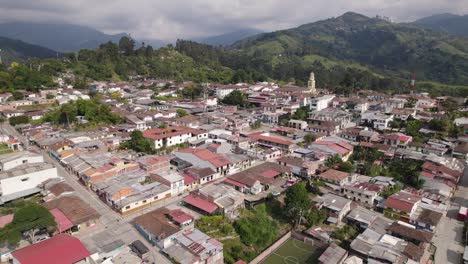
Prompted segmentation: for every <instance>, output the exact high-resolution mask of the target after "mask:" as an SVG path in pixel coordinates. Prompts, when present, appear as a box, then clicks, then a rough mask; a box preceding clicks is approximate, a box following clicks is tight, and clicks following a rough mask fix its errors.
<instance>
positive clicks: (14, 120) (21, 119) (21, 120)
mask: <svg viewBox="0 0 468 264" xmlns="http://www.w3.org/2000/svg"><path fill="white" fill-rule="evenodd" d="M8 121H9V122H10V125H12V126H16V125H19V124H28V123H29V117H28V116H25V115H22V116H12V117H10V118H9V119H8Z"/></svg>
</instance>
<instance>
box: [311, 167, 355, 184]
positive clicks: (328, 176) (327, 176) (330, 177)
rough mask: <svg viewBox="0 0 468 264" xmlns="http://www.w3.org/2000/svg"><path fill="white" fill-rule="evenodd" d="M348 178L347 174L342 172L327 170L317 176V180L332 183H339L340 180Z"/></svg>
mask: <svg viewBox="0 0 468 264" xmlns="http://www.w3.org/2000/svg"><path fill="white" fill-rule="evenodd" d="M348 176H349V173H347V172H342V171H338V170H334V169H329V170H327V171H325V172H323V173H321V174H319V175H318V177H319V178H321V179H324V180H327V181H332V182H341V181H342V180H344V179H346V177H348Z"/></svg>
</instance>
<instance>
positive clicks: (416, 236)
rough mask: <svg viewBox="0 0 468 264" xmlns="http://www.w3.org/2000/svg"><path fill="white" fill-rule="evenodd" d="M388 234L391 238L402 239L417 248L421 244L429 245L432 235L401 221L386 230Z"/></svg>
mask: <svg viewBox="0 0 468 264" xmlns="http://www.w3.org/2000/svg"><path fill="white" fill-rule="evenodd" d="M388 232H389V233H390V234H391V235H392V236H395V237H399V238H402V239H404V240H406V241H408V242H411V243H413V244H415V245H417V246H419V245H420V244H423V243H430V242H431V240H432V237H433V235H434V234H432V233H431V232H428V231H424V230H421V229H416V228H415V227H414V226H412V225H410V224H407V223H404V222H401V221H395V222H393V223H392V224H391V225H390V227H389V228H388Z"/></svg>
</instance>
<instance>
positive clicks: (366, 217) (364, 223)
mask: <svg viewBox="0 0 468 264" xmlns="http://www.w3.org/2000/svg"><path fill="white" fill-rule="evenodd" d="M378 216H379V214H378V213H376V212H374V211H370V210H369V209H366V208H364V207H361V206H358V207H356V208H354V209H352V210H351V211H350V212H349V214H348V215H347V216H346V221H347V222H348V224H350V225H354V226H356V227H357V228H358V229H359V230H360V231H364V230H366V229H367V228H368V227H369V226H370V225H371V224H372V223H374V221H375V220H376V219H377V217H378Z"/></svg>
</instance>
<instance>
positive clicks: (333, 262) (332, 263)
mask: <svg viewBox="0 0 468 264" xmlns="http://www.w3.org/2000/svg"><path fill="white" fill-rule="evenodd" d="M347 256H348V251H346V250H345V249H343V248H341V247H339V246H338V245H336V244H335V243H332V244H331V245H330V246H328V248H327V249H326V250H325V252H323V253H322V255H320V257H319V259H318V263H319V264H341V263H343V261H344V260H345V259H346V257H347Z"/></svg>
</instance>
